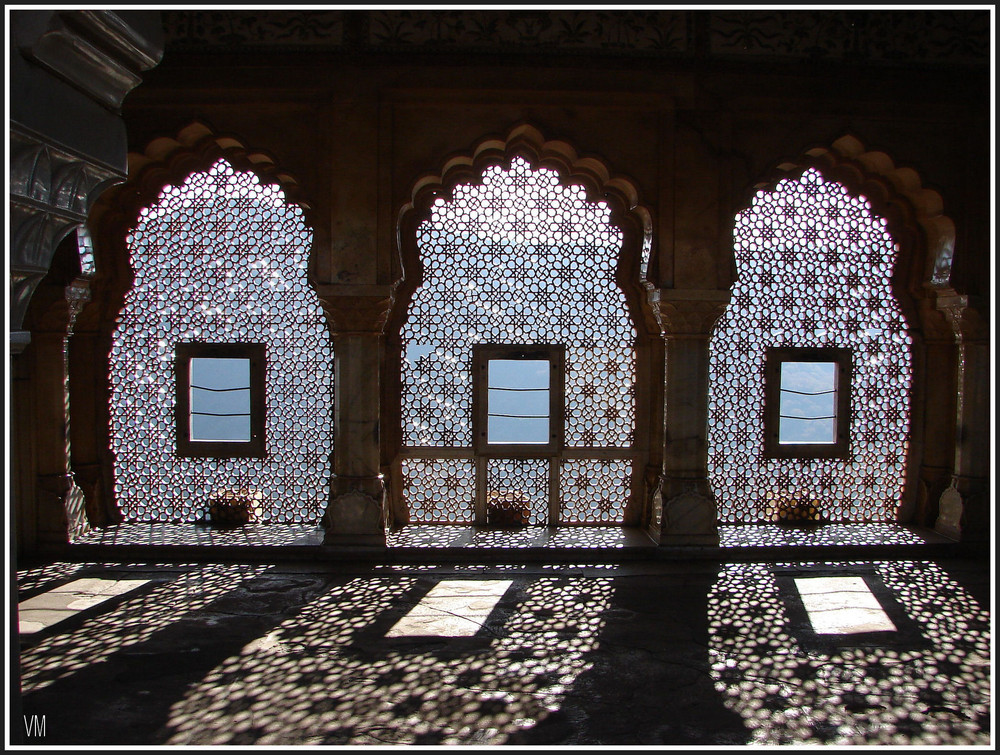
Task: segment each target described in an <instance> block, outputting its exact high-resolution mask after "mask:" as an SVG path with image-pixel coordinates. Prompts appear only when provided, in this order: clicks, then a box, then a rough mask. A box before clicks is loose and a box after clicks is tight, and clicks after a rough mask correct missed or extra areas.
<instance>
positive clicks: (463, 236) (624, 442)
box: [388, 130, 652, 526]
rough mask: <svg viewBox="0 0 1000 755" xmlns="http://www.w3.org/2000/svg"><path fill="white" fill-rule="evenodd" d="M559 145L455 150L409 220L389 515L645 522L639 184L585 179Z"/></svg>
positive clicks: (425, 519) (396, 320)
mask: <svg viewBox="0 0 1000 755" xmlns="http://www.w3.org/2000/svg"><path fill="white" fill-rule="evenodd" d="M526 133H527V134H528V135H530V134H531V132H530V130H529V131H528V132H526ZM524 135H525V132H522V136H524ZM546 144H547V145H549V146H548V149H546V148H545V147H546ZM551 144H553V143H545V144H537V143H536V144H531V143H530V141H525V140H523V139H522V140H521V141H520V143H518V140H516V139H513V138H512V139H510V140H508V143H507V144H505V145H502V149H503V151H502V152H501V145H494V146H493V147H492V149H491V150H487V149H482V148H481V149H480V150H479V151H478V152H477V160H471V161H467V162H465V163H464V164H463V162H462V161H461V160H454V161H452V164H453V165H459V166H461V169H460V170H458V171H452V172H451V173H448V172H447V171H446V173H445V178H444V179H443V180H439V181H437V182H434V183H430V182H425V183H423V184H422V185H420V187H419V188H418V189H416V190H415V198H416V202H415V203H414V204H413V205H410V207H409V211H408V212H404V214H403V216H402V217H401V224H400V244H401V249H402V252H403V269H404V275H406V274H407V273H408V274H409V276H410V277H409V278H406V277H404V282H403V285H402V286H401V291H402V295H401V296H399V297H398V298H397V302H396V303H397V306H396V308H395V309H394V312H393V317H392V318H391V319H390V328H389V329H388V332H389V333H390V334H397V333H398V336H395V335H390V340H389V349H388V351H389V354H390V356H389V361H390V364H391V365H393V366H395V365H398V373H396V374H397V380H398V383H397V387H398V393H396V395H397V397H398V398H397V401H398V402H399V406H400V413H399V417H398V419H399V436H398V438H397V443H396V446H395V448H393V449H391V457H390V458H393V459H394V461H393V469H392V473H393V480H394V483H395V484H394V485H392V486H391V487H390V490H391V492H392V494H393V502H392V508H393V511H394V514H395V516H394V520H395V521H394V523H395V524H396V525H400V524H417V523H427V524H431V523H433V524H460V525H466V526H469V525H475V526H491V525H499V526H510V525H538V526H541V525H548V526H554V525H606V526H623V525H624V526H629V525H638V524H639V523H640V522H641V519H642V517H643V516H644V510H643V509H644V507H643V500H644V497H645V496H644V491H643V489H642V483H643V479H644V472H645V465H646V463H647V462H648V455H649V450H648V448H649V442H648V437H649V421H648V417H649V396H648V391H647V392H643V391H642V390H638V389H637V385H638V381H639V375H643V376H645V375H647V374H648V373H649V372H650V370H649V356H650V354H649V351H650V349H649V344H650V342H651V339H650V338H649V331H650V330H651V329H650V328H649V327H648V325H647V322H649V321H652V317H651V316H650V315H649V314H648V313H646V312H644V310H643V304H642V297H641V296H640V291H641V289H642V287H641V283H640V269H641V267H642V265H643V259H645V260H648V250H649V243H648V241H649V234H648V225H649V224H648V216H646V215H645V214H644V211H642V210H641V208H640V209H638V210H637V209H636V208H637V203H636V202H635V196H634V190H632V194H633V196H631V197H627V194H628V192H625V193H623V192H620V191H617V190H609V188H608V186H607V184H604V185H601V184H600V183H599V182H597V181H595V180H594V179H593V178H590V179H587V178H585V177H584V175H585V173H584V172H583V171H582V170H581V168H580V166H581V165H586V166H587V168H588V170H590V171H591V173H593V171H595V170H596V169H595V167H594V166H600V163H599V161H595V160H589V161H584V160H580V159H578V158H576V157H575V153H571V152H570V151H569V150H568V149H567V148H566V147H565V145H561V143H555V144H560V146H561V147H562V149H558V150H557V149H553V148H552V147H551ZM481 147H482V145H481ZM489 153H491V154H489ZM574 160H575V163H574ZM574 165H575V166H576V167H573V166H574ZM601 169H602V170H603V166H601ZM567 174H568V177H567ZM574 179H576V180H574ZM418 184H420V182H418ZM435 184H436V185H435ZM618 185H619V186H624V185H627V183H626V182H623V181H621V180H619V182H618ZM446 187H447V188H446ZM626 197H627V198H626ZM623 200H624V201H623ZM421 203H422V204H421ZM417 207H419V208H420V210H416V208H417ZM629 208H632V210H636V211H632V210H630V209H629ZM622 218H626V220H625V222H622V221H621V219H622ZM411 234H412V235H411ZM644 252H645V255H644ZM407 284H409V285H407ZM647 318H648V319H647ZM397 339H398V340H397ZM394 347H395V348H394ZM394 356H395V358H394ZM396 360H398V361H396ZM536 436H537V437H536Z"/></svg>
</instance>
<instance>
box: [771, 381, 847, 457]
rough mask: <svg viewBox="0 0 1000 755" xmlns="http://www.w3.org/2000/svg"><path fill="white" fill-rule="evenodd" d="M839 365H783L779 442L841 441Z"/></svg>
mask: <svg viewBox="0 0 1000 755" xmlns="http://www.w3.org/2000/svg"><path fill="white" fill-rule="evenodd" d="M836 407H837V363H836V362H791V361H789V362H782V363H781V403H780V414H781V421H780V423H779V426H778V442H779V443H836V442H837V416H836V415H837V409H836Z"/></svg>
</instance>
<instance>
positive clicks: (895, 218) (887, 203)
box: [734, 134, 957, 525]
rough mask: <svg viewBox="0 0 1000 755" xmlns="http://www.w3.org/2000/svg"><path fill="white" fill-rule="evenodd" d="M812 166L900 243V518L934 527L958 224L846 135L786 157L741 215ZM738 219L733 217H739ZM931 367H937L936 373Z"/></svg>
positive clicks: (905, 176) (908, 173)
mask: <svg viewBox="0 0 1000 755" xmlns="http://www.w3.org/2000/svg"><path fill="white" fill-rule="evenodd" d="M810 168H814V169H816V170H818V171H819V172H820V173H821V174H823V176H824V177H825V178H827V179H828V180H832V181H837V182H838V183H840V184H842V185H843V186H844V187H846V189H847V190H848V191H849V192H850V193H851V194H852V195H854V196H863V197H865V198H866V199H867V200H868V202H869V203H870V205H871V207H872V210H873V212H874V213H875V214H877V215H878V216H880V217H882V218H884V219H885V221H886V225H887V228H888V230H889V233H890V234H891V235H892V237H893V239H894V241H895V242H896V244H897V246H898V253H897V257H896V262H895V265H894V267H893V274H892V288H893V293H894V295H895V298H896V301H897V303H898V304H899V306H900V308H901V310H902V312H903V314H904V316H905V317H906V320H907V322H908V323H909V329H910V335H911V337H912V340H913V343H912V346H911V355H912V357H913V362H912V370H913V375H912V386H911V403H910V411H911V415H910V427H911V429H910V445H909V448H910V454H909V459H908V462H907V472H906V482H905V484H904V492H903V504H902V509H901V512H900V515H901V516H900V518H901V519H903V520H906V519H907V518H909V517H912V519H911V521H914V523H916V524H923V525H931V524H933V516H934V515H935V511H934V503H933V501H936V499H937V497H938V496H939V495H940V492H941V489H942V487H943V485H945V484H946V483H945V482H944V480H945V479H946V478H947V467H948V466H949V465H950V462H949V461H947V457H948V455H949V452H948V451H947V448H948V447H950V445H951V444H953V443H954V439H953V438H952V437H951V435H950V433H949V431H948V430H943V431H942V430H939V432H938V433H936V434H935V436H934V437H930V436H928V435H927V433H926V432H925V427H926V426H927V424H928V422H933V423H934V424H936V425H937V426H938V427H939V428H940V427H942V426H943V427H945V428H947V426H948V421H947V416H948V414H949V411H950V410H953V407H951V409H949V404H950V403H951V402H953V401H954V393H955V391H957V386H956V385H955V379H954V377H953V376H952V375H951V374H950V373H951V371H952V370H951V367H954V364H951V361H952V360H953V359H954V355H953V354H951V351H952V350H953V348H954V345H953V334H952V332H951V328H950V326H949V322H948V319H947V318H946V317H945V316H944V315H943V314H942V313H941V312H940V311H938V305H937V299H938V298H939V297H940V296H943V295H947V294H948V293H951V294H954V291H952V290H951V289H950V278H951V265H952V258H953V255H954V249H955V224H954V222H953V221H952V219H951V218H949V217H948V216H947V215H945V214H944V202H943V199H942V197H941V195H940V194H939V193H938V192H936V191H934V190H933V189H929V188H926V187H925V186H924V185H923V181H922V179H921V177H920V175H919V173H918V172H917V171H916V170H915V169H913V168H911V167H899V166H897V165H896V164H895V162H894V161H893V159H892V158H891V157H890V156H889V155H888V154H886V153H885V152H883V151H879V150H867V149H866V148H865V147H864V145H863V144H862V143H861V141H860V140H858V139H857V138H856V137H854V136H852V135H850V134H848V135H845V136H842V137H841V138H839V139H837V140H836V141H834V142H833V143H832V144H831V145H830V146H820V147H814V148H811V149H808V150H805V151H804V152H803V153H802V154H801V155H799V156H798V157H797V158H795V159H787V160H781V161H778V162H776V163H775V164H774V166H773V167H772V169H771V170H770V171H769V172H768V173H767V174H766V175H765V176H763V177H762V179H761V180H760V181H759V182H757V183H756V184H754V185H753V186H751V187H748V191H747V194H746V195H745V196H744V197H742V198H741V200H742V201H741V203H740V211H742V210H743V209H745V208H747V207H749V206H750V203H751V202H752V200H753V196H754V195H755V194H756V193H757V192H759V191H761V190H773V189H774V188H775V187H776V185H777V183H778V182H779V181H781V180H785V179H789V178H797V177H798V176H800V175H801V174H802V173H804V172H805V171H806V170H808V169H810ZM734 216H735V215H734ZM931 365H935V366H934V368H933V369H932V368H931Z"/></svg>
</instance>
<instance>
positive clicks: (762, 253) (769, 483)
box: [709, 169, 911, 523]
mask: <svg viewBox="0 0 1000 755" xmlns="http://www.w3.org/2000/svg"><path fill="white" fill-rule="evenodd" d="M734 242H735V253H736V264H737V267H738V279H737V282H736V284H735V285H734V286H733V290H732V303H731V304H730V306H729V308H728V309H727V310H726V313H725V315H724V316H723V318H722V319H721V320H720V321H719V325H718V327H717V328H716V330H715V332H714V334H713V336H712V341H711V363H710V380H711V388H710V406H709V412H710V416H709V477H710V480H711V482H712V486H713V489H714V491H715V494H716V496H717V499H718V503H719V517H720V519H721V520H722V521H723V522H727V523H735V522H749V521H773V520H775V517H776V516H777V514H778V513H779V512H780V511H782V510H784V509H786V508H788V507H790V506H792V507H794V506H796V505H800V504H808V505H809V506H811V507H814V508H816V509H818V517H819V518H820V519H823V520H826V521H842V522H861V521H882V522H885V521H892V520H894V519H895V515H896V510H897V508H898V506H899V504H900V497H901V494H902V487H903V480H904V473H905V470H904V467H905V465H906V455H907V433H908V429H909V406H910V383H911V367H910V365H911V355H910V344H911V339H910V336H909V335H908V333H907V325H906V321H905V320H904V318H903V315H902V312H901V311H900V308H899V305H898V303H897V301H896V299H895V296H894V294H893V291H892V285H891V277H892V269H893V265H894V263H895V260H896V253H897V247H896V244H895V242H894V241H893V239H892V237H891V236H890V235H889V232H888V231H887V230H886V223H885V220H884V219H882V218H879V217H877V216H875V215H874V214H873V213H872V210H871V206H870V205H869V203H868V201H867V200H866V199H865V198H864V197H853V196H851V195H850V194H849V193H848V191H847V189H846V188H845V187H844V186H842V185H840V184H838V183H835V182H830V181H827V180H825V179H824V178H823V177H822V176H821V174H820V173H819V172H818V171H816V170H814V169H809V170H807V171H805V172H804V173H803V174H802V176H801V178H799V179H798V180H785V181H782V182H780V183H779V184H778V186H777V187H776V189H775V190H774V191H762V192H760V193H759V194H758V195H757V196H756V198H755V199H754V201H753V204H752V205H751V207H750V209H748V210H746V211H745V212H743V213H741V214H740V215H739V216H738V217H737V219H736V228H735V232H734ZM793 346H809V347H841V348H849V349H851V350H852V352H853V360H852V361H853V377H852V380H851V396H850V406H851V423H850V452H849V453H850V455H849V458H848V459H847V460H837V459H823V458H817V459H808V460H807V459H770V458H765V456H764V425H763V416H764V364H765V354H766V350H767V349H768V348H769V347H793Z"/></svg>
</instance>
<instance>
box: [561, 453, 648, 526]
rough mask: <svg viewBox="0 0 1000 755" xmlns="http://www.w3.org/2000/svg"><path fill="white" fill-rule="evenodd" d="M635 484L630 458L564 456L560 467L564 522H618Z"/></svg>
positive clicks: (622, 516)
mask: <svg viewBox="0 0 1000 755" xmlns="http://www.w3.org/2000/svg"><path fill="white" fill-rule="evenodd" d="M631 488H632V461H631V460H630V459H564V460H563V462H562V464H561V465H560V468H559V489H560V491H562V506H561V507H560V514H561V522H562V523H563V524H590V523H593V522H602V523H608V524H615V523H619V522H621V521H622V520H623V519H624V517H625V504H626V503H627V502H628V498H629V491H630V490H631Z"/></svg>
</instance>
